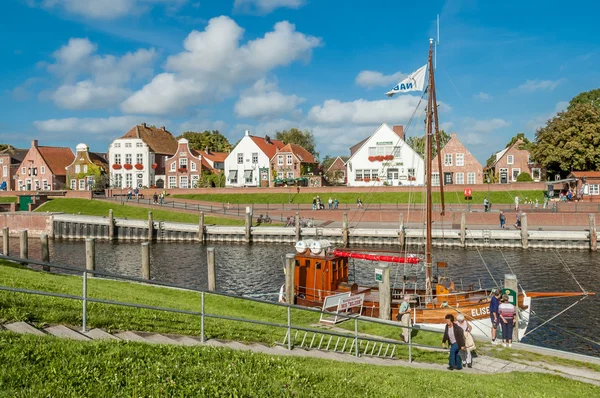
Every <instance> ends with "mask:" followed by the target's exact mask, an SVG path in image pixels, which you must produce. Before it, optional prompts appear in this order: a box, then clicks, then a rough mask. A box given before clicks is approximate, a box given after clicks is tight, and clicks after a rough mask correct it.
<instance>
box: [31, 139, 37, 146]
mask: <svg viewBox="0 0 600 398" xmlns="http://www.w3.org/2000/svg"><path fill="white" fill-rule="evenodd" d="M37 146H38V140H31V147H32V148H37Z"/></svg>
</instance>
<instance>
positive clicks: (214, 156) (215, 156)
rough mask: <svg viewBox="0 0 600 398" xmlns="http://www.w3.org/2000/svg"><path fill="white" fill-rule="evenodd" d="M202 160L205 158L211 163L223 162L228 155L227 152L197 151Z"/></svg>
mask: <svg viewBox="0 0 600 398" xmlns="http://www.w3.org/2000/svg"><path fill="white" fill-rule="evenodd" d="M198 153H199V154H200V155H202V157H203V158H207V159H210V160H212V161H213V162H224V161H225V159H226V158H227V155H229V153H227V152H206V151H198Z"/></svg>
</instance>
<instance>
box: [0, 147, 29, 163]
mask: <svg viewBox="0 0 600 398" xmlns="http://www.w3.org/2000/svg"><path fill="white" fill-rule="evenodd" d="M27 152H29V149H20V148H15V147H14V146H12V145H9V146H8V147H7V148H6V149H4V150H3V151H0V155H9V156H10V159H11V163H21V162H22V161H23V159H25V155H27Z"/></svg>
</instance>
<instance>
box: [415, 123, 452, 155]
mask: <svg viewBox="0 0 600 398" xmlns="http://www.w3.org/2000/svg"><path fill="white" fill-rule="evenodd" d="M451 138H452V136H451V135H450V134H448V133H446V132H445V131H444V130H440V148H443V147H444V146H445V145H446V144H447V143H448V141H450V139H451ZM436 142H437V137H436V136H435V135H434V136H433V143H432V149H431V150H432V153H433V157H435V156H436V155H437V145H436ZM406 143H407V144H408V145H409V146H410V147H411V148H412V149H414V150H415V152H417V153H418V154H419V155H421V157H422V158H423V159H425V137H408V139H407V140H406Z"/></svg>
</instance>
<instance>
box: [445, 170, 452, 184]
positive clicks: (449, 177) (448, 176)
mask: <svg viewBox="0 0 600 398" xmlns="http://www.w3.org/2000/svg"><path fill="white" fill-rule="evenodd" d="M444 184H446V185H451V184H452V173H451V172H445V173H444Z"/></svg>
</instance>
